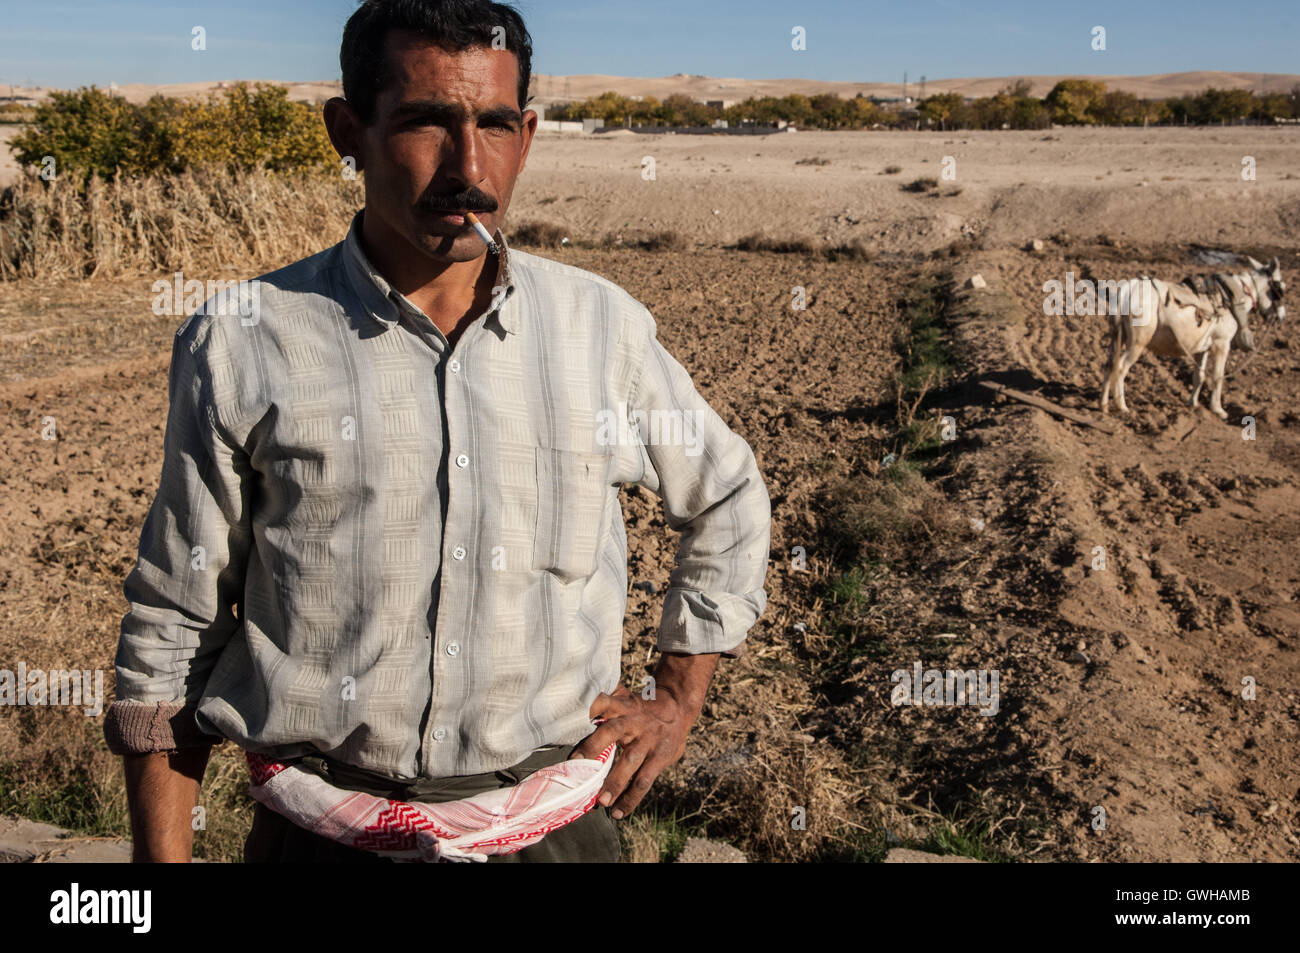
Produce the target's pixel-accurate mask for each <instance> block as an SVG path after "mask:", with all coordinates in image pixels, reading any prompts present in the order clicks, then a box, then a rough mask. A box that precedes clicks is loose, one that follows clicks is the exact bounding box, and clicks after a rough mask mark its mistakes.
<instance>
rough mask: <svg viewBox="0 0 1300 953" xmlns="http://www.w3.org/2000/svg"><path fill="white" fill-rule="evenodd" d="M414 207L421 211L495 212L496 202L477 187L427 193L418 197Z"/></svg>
mask: <svg viewBox="0 0 1300 953" xmlns="http://www.w3.org/2000/svg"><path fill="white" fill-rule="evenodd" d="M416 208H417V209H418V210H419V211H421V212H451V211H460V210H461V209H465V210H466V211H469V212H495V211H496V210H497V203H496V202H495V201H493V200H492V199H491V198H490V197H489V196H487V195H484V194H483V193H482V192H480V191H479V190H478V189H470V190H469V191H468V192H453V193H452V194H450V195H427V196H423V197H421V198H420V200H419V201H418V202H417V203H416Z"/></svg>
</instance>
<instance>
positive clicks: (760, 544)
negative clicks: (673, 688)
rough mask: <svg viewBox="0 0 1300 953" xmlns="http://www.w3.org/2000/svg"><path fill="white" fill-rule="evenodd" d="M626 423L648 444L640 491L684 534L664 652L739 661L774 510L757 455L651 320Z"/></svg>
mask: <svg viewBox="0 0 1300 953" xmlns="http://www.w3.org/2000/svg"><path fill="white" fill-rule="evenodd" d="M629 415H630V417H631V420H632V422H633V424H634V425H635V427H636V430H637V434H638V436H639V438H640V441H641V444H642V453H643V456H644V458H645V459H644V463H645V475H644V476H643V478H642V479H641V480H640V481H638V482H639V485H641V486H644V487H646V488H647V489H649V490H651V491H653V492H654V493H656V494H657V495H658V496H659V497H660V498H661V499H662V500H663V504H664V512H665V518H666V519H667V521H668V525H669V526H670V527H672V528H673V529H674V530H677V531H679V532H680V533H681V540H680V544H679V546H678V549H677V559H676V564H675V566H674V568H673V570H672V574H671V576H670V578H669V588H668V591H667V593H666V595H665V598H664V606H663V617H662V620H661V622H660V625H659V635H658V648H659V650H660V651H661V652H682V653H686V654H689V655H701V654H706V653H711V652H720V653H722V654H723V655H726V656H728V657H731V658H739V657H740V656H741V655H742V654H743V652H744V644H743V643H744V640H745V637H746V635H747V633H748V632H749V629H750V628H751V627H752V626H753V625H754V623H755V622H756V621H757V620H758V617H759V616H760V615H762V613H763V610H764V609H765V608H766V607H767V593H766V592H765V591H764V589H763V584H764V580H765V578H766V575H767V563H768V554H769V547H770V544H771V516H772V511H771V503H770V500H769V498H768V493H767V487H766V486H765V485H764V483H763V476H762V473H761V472H760V471H759V468H758V463H757V461H756V460H755V458H754V452H753V450H752V449H751V448H750V446H749V444H748V443H746V441H745V440H744V438H743V437H741V436H740V435H739V434H737V433H735V432H734V431H732V430H731V429H730V428H729V427H728V426H727V425H726V423H724V422H723V420H722V418H721V417H719V416H718V414H717V413H715V412H714V410H713V408H711V407H710V406H709V404H708V403H707V402H706V401H705V400H704V398H702V397H701V396H700V395H699V393H698V392H697V391H696V389H695V385H694V384H693V382H692V381H691V378H690V375H689V374H688V373H687V371H686V369H685V368H684V367H682V365H681V364H679V363H678V362H677V361H676V360H675V359H674V358H673V357H672V355H671V354H669V353H668V351H667V350H665V349H664V347H663V345H662V344H660V343H659V340H658V338H657V336H656V333H655V324H654V320H653V318H651V319H650V336H649V342H648V344H647V347H646V359H645V362H644V364H643V366H642V370H641V376H640V379H639V380H638V383H637V386H636V389H635V392H634V396H633V399H632V405H631V407H630V408H629Z"/></svg>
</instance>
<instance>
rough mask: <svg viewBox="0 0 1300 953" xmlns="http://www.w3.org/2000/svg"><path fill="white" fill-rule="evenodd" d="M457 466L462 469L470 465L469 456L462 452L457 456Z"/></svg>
mask: <svg viewBox="0 0 1300 953" xmlns="http://www.w3.org/2000/svg"><path fill="white" fill-rule="evenodd" d="M456 466H458V467H460V468H461V469H462V470H463V469H465V467H467V466H469V457H467V456H466V455H465V454H463V453H462V454H461V455H460V456H458V457H457V458H456Z"/></svg>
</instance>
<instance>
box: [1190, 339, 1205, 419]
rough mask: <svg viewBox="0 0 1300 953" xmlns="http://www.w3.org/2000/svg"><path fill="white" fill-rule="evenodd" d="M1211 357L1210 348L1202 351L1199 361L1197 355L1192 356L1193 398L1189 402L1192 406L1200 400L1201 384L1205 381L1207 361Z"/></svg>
mask: <svg viewBox="0 0 1300 953" xmlns="http://www.w3.org/2000/svg"><path fill="white" fill-rule="evenodd" d="M1209 359H1210V352H1209V351H1208V350H1205V351H1202V352H1201V360H1200V361H1199V362H1197V360H1196V358H1195V357H1193V358H1192V399H1191V401H1190V402H1189V404H1190V406H1192V407H1195V406H1196V405H1197V403H1198V402H1199V398H1200V395H1201V385H1202V384H1204V383H1205V362H1206V361H1208V360H1209Z"/></svg>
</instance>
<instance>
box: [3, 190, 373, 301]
mask: <svg viewBox="0 0 1300 953" xmlns="http://www.w3.org/2000/svg"><path fill="white" fill-rule="evenodd" d="M362 201H363V196H362V189H361V185H360V180H359V179H356V180H347V179H344V178H342V176H338V177H333V176H313V175H296V176H285V175H276V174H273V173H268V172H263V171H253V172H233V173H232V172H227V171H223V170H217V169H203V170H199V171H192V172H184V173H181V174H179V175H174V176H144V177H139V178H130V177H120V178H118V179H114V180H112V181H109V182H105V181H104V180H102V179H99V178H92V179H91V180H90V181H89V183H88V184H87V186H86V187H85V188H84V189H83V188H81V187H80V186H79V185H78V184H77V183H76V182H75V181H74V180H73V178H72V177H66V178H65V177H59V178H57V179H55V180H54V181H53V182H48V183H47V182H45V181H43V180H41V179H40V178H38V177H37V176H35V175H29V176H27V177H25V178H23V179H21V180H20V181H19V182H17V183H15V184H14V185H13V186H11V187H9V188H8V189H5V191H4V193H3V195H0V280H5V281H10V280H13V279H16V278H34V279H41V280H50V279H61V278H108V277H115V276H120V275H132V274H154V275H157V274H159V273H170V272H174V271H185V272H193V273H195V274H196V275H197V274H207V275H211V276H214V277H216V276H230V277H234V275H233V274H231V273H235V272H238V273H240V274H247V273H248V272H249V271H250V270H254V271H266V270H269V269H271V268H274V267H278V266H279V265H281V264H283V263H285V262H289V261H294V260H297V259H299V258H305V257H306V256H308V255H312V254H315V253H316V252H318V251H320V236H321V235H325V234H338V233H339V232H341V231H346V229H347V226H348V225H349V223H350V222H351V220H352V216H353V215H354V214H355V213H356V211H357V209H358V208H360V207H361V205H362Z"/></svg>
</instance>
